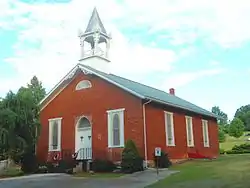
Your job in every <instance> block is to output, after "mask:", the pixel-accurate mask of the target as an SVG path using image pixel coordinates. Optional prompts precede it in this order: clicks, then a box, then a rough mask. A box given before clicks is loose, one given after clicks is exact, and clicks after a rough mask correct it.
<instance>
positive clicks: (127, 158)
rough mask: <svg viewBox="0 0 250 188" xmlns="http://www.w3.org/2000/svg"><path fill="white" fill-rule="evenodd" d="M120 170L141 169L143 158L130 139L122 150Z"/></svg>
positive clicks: (134, 170) (133, 170)
mask: <svg viewBox="0 0 250 188" xmlns="http://www.w3.org/2000/svg"><path fill="white" fill-rule="evenodd" d="M121 170H122V172H124V173H133V172H137V171H143V158H142V157H141V156H140V154H139V152H138V149H137V147H136V145H135V143H134V142H133V141H132V140H128V141H127V142H126V144H125V147H124V149H123V151H122V162H121Z"/></svg>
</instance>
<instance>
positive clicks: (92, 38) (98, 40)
mask: <svg viewBox="0 0 250 188" xmlns="http://www.w3.org/2000/svg"><path fill="white" fill-rule="evenodd" d="M79 38H80V44H81V58H80V61H83V60H84V62H82V63H84V64H89V65H90V61H88V63H87V60H86V59H89V58H90V57H93V58H94V57H95V58H94V59H96V58H99V60H100V59H102V60H105V62H103V61H102V64H101V63H100V62H99V63H98V64H99V66H101V67H103V66H105V64H107V63H108V62H109V48H110V40H111V37H110V35H108V34H107V31H106V29H105V28H104V25H103V23H102V21H101V19H100V16H99V14H98V12H97V9H96V7H95V8H94V10H93V11H92V15H91V17H90V19H89V22H88V25H87V28H86V30H85V32H84V33H83V32H82V31H79ZM102 43H105V44H106V45H100V44H102ZM99 60H98V61H99ZM94 64H96V63H93V61H92V63H91V65H90V66H92V67H93V68H97V67H94ZM100 64H101V65H100Z"/></svg>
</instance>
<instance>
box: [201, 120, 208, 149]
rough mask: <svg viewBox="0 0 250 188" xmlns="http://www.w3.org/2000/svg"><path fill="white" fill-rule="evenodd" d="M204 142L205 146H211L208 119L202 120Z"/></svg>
mask: <svg viewBox="0 0 250 188" xmlns="http://www.w3.org/2000/svg"><path fill="white" fill-rule="evenodd" d="M202 132H203V144H204V147H209V135H208V121H207V120H202Z"/></svg>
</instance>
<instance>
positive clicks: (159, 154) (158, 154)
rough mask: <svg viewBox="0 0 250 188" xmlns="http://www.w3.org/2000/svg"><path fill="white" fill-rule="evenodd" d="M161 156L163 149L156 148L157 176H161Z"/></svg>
mask: <svg viewBox="0 0 250 188" xmlns="http://www.w3.org/2000/svg"><path fill="white" fill-rule="evenodd" d="M160 156H161V148H160V147H156V148H155V157H156V173H157V176H158V175H159V157H160Z"/></svg>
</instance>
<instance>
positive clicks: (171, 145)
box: [167, 144, 175, 147]
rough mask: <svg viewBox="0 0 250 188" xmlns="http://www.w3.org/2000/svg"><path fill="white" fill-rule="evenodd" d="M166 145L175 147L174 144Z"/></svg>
mask: <svg viewBox="0 0 250 188" xmlns="http://www.w3.org/2000/svg"><path fill="white" fill-rule="evenodd" d="M167 147H175V144H169V145H168V144H167Z"/></svg>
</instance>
